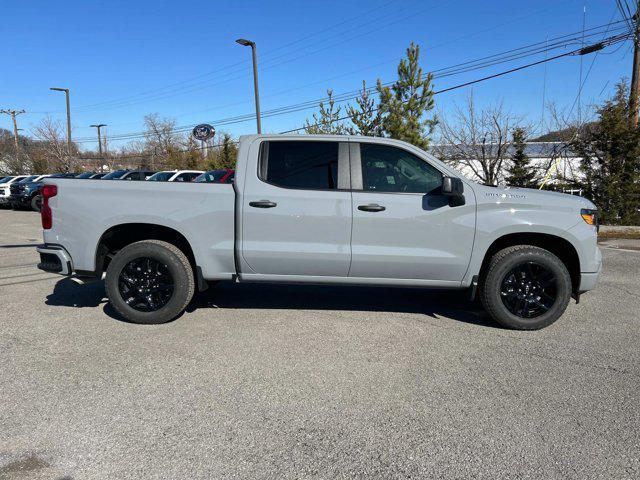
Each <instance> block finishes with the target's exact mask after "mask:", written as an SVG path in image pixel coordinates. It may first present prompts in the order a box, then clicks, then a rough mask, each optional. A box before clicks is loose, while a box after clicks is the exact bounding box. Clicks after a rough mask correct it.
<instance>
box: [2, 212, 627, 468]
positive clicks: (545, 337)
mask: <svg viewBox="0 0 640 480" xmlns="http://www.w3.org/2000/svg"><path fill="white" fill-rule="evenodd" d="M39 242H41V232H40V226H39V216H38V215H37V214H34V213H32V212H14V211H9V210H0V307H1V311H2V320H1V321H0V478H2V479H4V478H12V479H13V478H17V479H22V478H47V479H51V478H57V479H63V478H64V479H71V478H74V479H81V478H92V479H102V478H104V479H106V478H109V479H113V478H118V479H124V478H172V479H173V478H193V479H195V478H274V479H281V478H353V477H358V478H359V477H380V478H500V477H503V478H545V479H549V478H575V479H584V478H616V479H622V478H629V479H632V478H633V479H637V478H639V477H640V414H639V413H638V412H639V408H638V406H639V405H640V347H639V345H640V335H639V333H640V315H639V311H640V297H639V295H640V294H639V293H638V292H639V290H638V280H639V273H640V252H638V251H625V250H621V249H617V250H615V249H610V248H606V249H604V250H603V254H604V260H605V269H604V274H603V277H602V280H601V284H600V285H599V288H598V289H597V290H596V291H595V292H592V293H590V294H588V295H584V296H583V297H582V300H581V302H580V304H579V305H575V304H574V303H573V302H572V304H571V306H570V307H569V309H568V311H567V313H566V314H565V315H564V317H562V318H561V319H560V320H559V321H558V322H557V323H556V324H555V325H552V326H551V327H549V328H547V329H545V330H542V331H538V332H515V331H509V330H504V329H501V328H499V327H498V326H497V325H495V324H494V323H492V321H491V320H489V319H488V318H487V317H486V316H485V315H484V314H483V313H482V312H481V311H479V310H478V309H477V308H476V307H474V306H473V305H472V304H470V303H468V302H467V301H466V300H465V295H464V294H460V293H455V292H425V291H421V290H415V289H370V288H359V287H348V288H334V287H308V286H255V285H232V284H223V285H220V286H219V287H218V288H216V289H214V290H211V291H209V292H205V294H201V295H199V296H198V297H197V299H196V300H195V301H194V302H193V305H192V307H191V308H190V309H189V312H188V313H186V314H185V315H184V316H182V317H181V318H179V319H178V320H176V321H174V322H172V323H169V324H165V325H159V326H140V325H133V324H129V323H125V322H123V321H121V320H119V319H118V318H117V317H116V315H115V314H114V313H113V311H112V310H111V309H110V308H109V306H108V305H107V304H106V300H105V298H104V288H103V285H102V283H96V284H92V285H88V286H79V285H76V284H74V283H73V282H71V281H69V280H66V279H61V278H60V277H58V276H55V275H50V274H47V273H44V272H40V271H38V270H37V269H36V268H35V263H36V252H35V248H34V247H35V245H36V244H38V243H39Z"/></svg>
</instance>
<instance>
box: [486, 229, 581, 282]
mask: <svg viewBox="0 0 640 480" xmlns="http://www.w3.org/2000/svg"><path fill="white" fill-rule="evenodd" d="M513 245H532V246H535V247H540V248H544V249H545V250H548V251H550V252H551V253H553V254H554V255H555V256H556V257H558V258H559V259H560V260H562V263H564V265H565V266H566V267H567V270H569V274H570V275H571V286H572V287H573V291H574V292H576V291H578V288H579V286H580V258H579V257H578V252H577V251H576V249H575V247H574V246H573V245H572V244H571V243H570V242H569V241H568V240H565V239H564V238H562V237H558V236H556V235H549V234H546V233H512V234H509V235H505V236H503V237H500V238H498V239H497V240H495V241H494V242H493V243H492V244H491V246H490V247H489V249H488V250H487V253H485V256H484V259H483V261H482V267H481V268H480V278H482V277H483V275H484V274H485V272H486V270H487V267H488V266H489V261H490V260H491V257H493V255H495V254H496V253H497V252H499V251H500V250H502V249H504V248H507V247H511V246H513Z"/></svg>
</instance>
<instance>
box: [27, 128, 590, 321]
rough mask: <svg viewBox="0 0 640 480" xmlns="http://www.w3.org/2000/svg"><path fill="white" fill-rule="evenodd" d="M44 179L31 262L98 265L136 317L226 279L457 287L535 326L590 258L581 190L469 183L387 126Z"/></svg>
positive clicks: (586, 278) (262, 140) (84, 270)
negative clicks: (213, 160)
mask: <svg viewBox="0 0 640 480" xmlns="http://www.w3.org/2000/svg"><path fill="white" fill-rule="evenodd" d="M45 182H46V185H45V186H44V187H43V207H42V223H43V228H44V241H45V243H44V245H42V246H41V247H40V248H38V252H39V253H40V257H41V262H40V264H39V265H38V266H39V268H41V269H42V270H45V271H48V272H56V273H60V274H62V275H67V276H74V277H76V278H77V279H79V280H85V279H87V278H94V279H95V278H98V279H99V278H102V277H103V276H104V277H105V285H106V291H107V295H108V297H109V300H110V302H111V304H112V305H113V307H114V308H115V310H116V311H117V312H119V313H120V314H121V315H122V316H124V317H125V318H127V319H128V320H130V321H132V322H136V323H163V322H167V321H170V320H172V319H174V318H176V317H177V316H179V315H180V314H181V313H182V312H183V311H184V309H185V308H186V307H187V305H188V303H189V302H190V301H191V299H192V297H193V295H194V293H195V290H196V289H197V290H203V289H205V288H207V286H208V285H210V284H212V283H215V282H216V281H220V280H229V281H234V282H289V283H315V284H344V285H371V286H374V285H377V286H390V287H391V286H393V287H426V288H450V289H451V288H455V289H468V290H469V294H470V297H471V298H474V297H475V296H476V295H477V296H479V297H480V300H481V301H482V304H483V305H484V307H485V309H486V310H487V312H488V313H489V314H490V315H491V317H492V318H494V319H495V320H496V321H497V322H499V323H500V324H502V325H504V326H507V327H510V328H516V329H523V330H533V329H539V328H542V327H545V326H547V325H549V324H551V323H553V322H554V321H555V320H556V319H558V318H559V317H560V316H561V315H562V313H563V312H564V310H565V309H566V307H567V305H568V303H569V301H570V299H571V297H573V298H575V299H576V300H578V299H579V296H580V294H581V293H583V292H586V291H588V290H591V289H593V288H594V287H595V285H596V282H597V279H598V275H599V273H600V270H601V255H600V251H599V249H598V246H597V243H596V235H597V228H598V226H597V212H596V210H595V206H594V205H593V204H592V203H591V202H589V201H588V200H586V199H584V198H580V197H576V196H571V195H564V194H559V193H550V192H541V191H538V190H530V189H520V188H497V187H489V186H483V185H479V184H477V183H474V182H472V181H470V180H468V179H467V178H465V177H464V176H463V175H461V174H460V173H459V172H457V171H455V170H454V169H452V168H451V167H449V166H448V165H446V164H444V163H442V162H440V161H438V160H437V159H435V158H434V157H432V156H431V155H429V154H427V153H426V152H424V151H422V150H420V149H418V148H416V147H414V146H412V145H409V144H406V143H404V142H400V141H396V140H390V139H383V138H368V137H355V136H331V135H317V136H301V135H288V136H283V135H250V136H244V137H242V138H241V139H240V145H239V150H238V161H237V167H236V176H235V181H234V183H233V184H207V183H166V184H158V183H156V182H78V181H75V180H65V179H47V180H46V181H45ZM476 290H477V292H476ZM372 302H375V298H374V297H372Z"/></svg>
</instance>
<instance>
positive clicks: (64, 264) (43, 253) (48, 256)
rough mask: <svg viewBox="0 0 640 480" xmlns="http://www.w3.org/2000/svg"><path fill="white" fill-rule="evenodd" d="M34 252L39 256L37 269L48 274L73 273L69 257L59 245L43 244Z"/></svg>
mask: <svg viewBox="0 0 640 480" xmlns="http://www.w3.org/2000/svg"><path fill="white" fill-rule="evenodd" d="M36 251H37V252H38V253H39V254H40V263H38V268H39V269H40V270H44V271H45V272H49V273H59V274H60V275H71V274H72V273H73V262H72V260H71V255H69V252H67V251H66V250H65V249H64V247H61V246H60V245H49V244H44V245H41V246H39V247H38V248H37V249H36Z"/></svg>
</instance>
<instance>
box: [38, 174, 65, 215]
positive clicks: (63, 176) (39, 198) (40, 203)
mask: <svg viewBox="0 0 640 480" xmlns="http://www.w3.org/2000/svg"><path fill="white" fill-rule="evenodd" d="M75 176H76V175H75V173H70V172H66V173H54V174H52V175H47V176H46V177H45V178H67V179H72V178H75ZM43 180H44V178H43V179H40V180H39V181H38V182H36V184H35V185H34V189H33V191H32V194H33V196H32V197H31V208H32V209H33V210H35V211H36V212H39V211H40V207H41V205H42V191H41V190H42V186H43Z"/></svg>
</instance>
